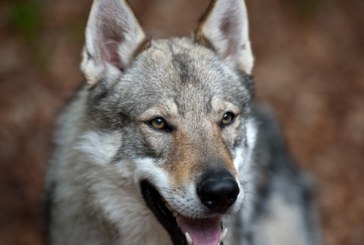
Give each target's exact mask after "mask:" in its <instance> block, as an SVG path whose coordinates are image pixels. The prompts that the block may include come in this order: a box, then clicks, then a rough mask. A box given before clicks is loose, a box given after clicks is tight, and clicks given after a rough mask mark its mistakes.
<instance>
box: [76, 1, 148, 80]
mask: <svg viewBox="0 0 364 245" xmlns="http://www.w3.org/2000/svg"><path fill="white" fill-rule="evenodd" d="M144 41H145V34H144V32H143V30H142V28H141V27H140V25H139V23H138V20H137V19H136V17H135V15H134V14H133V12H132V10H131V9H130V6H129V5H128V3H127V2H126V0H94V2H93V5H92V8H91V13H90V16H89V19H88V23H87V27H86V44H85V47H84V52H83V60H82V63H81V70H82V71H83V73H84V75H85V77H86V79H87V82H88V83H89V84H91V85H93V84H95V83H97V82H98V81H99V80H102V79H105V76H106V77H115V76H118V75H120V74H121V72H122V71H123V70H124V69H125V68H126V67H127V66H128V65H129V63H130V62H131V59H132V58H133V55H134V52H135V51H136V50H137V49H138V48H139V46H140V45H141V44H143V42H144Z"/></svg>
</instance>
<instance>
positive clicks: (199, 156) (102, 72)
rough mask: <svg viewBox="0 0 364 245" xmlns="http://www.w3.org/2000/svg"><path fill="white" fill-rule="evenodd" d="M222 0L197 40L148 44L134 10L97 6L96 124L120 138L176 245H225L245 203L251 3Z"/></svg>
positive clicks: (88, 57) (92, 66)
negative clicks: (229, 225)
mask: <svg viewBox="0 0 364 245" xmlns="http://www.w3.org/2000/svg"><path fill="white" fill-rule="evenodd" d="M221 2H223V1H216V2H214V3H213V7H212V8H210V12H209V14H208V15H206V17H205V19H204V20H203V22H202V24H201V25H200V26H199V28H198V31H197V33H196V38H195V39H194V40H190V39H186V38H178V39H177V38H175V39H168V40H155V41H154V40H153V41H148V40H146V39H145V35H144V33H143V31H142V30H141V29H140V27H139V25H138V23H137V21H136V19H135V17H134V15H132V12H131V11H130V9H129V7H128V5H127V4H126V3H125V2H124V1H117V0H114V1H113V0H104V1H95V3H94V6H93V9H92V12H91V16H90V20H89V24H88V29H87V32H86V33H87V36H86V46H85V51H84V60H83V63H82V69H83V71H84V74H85V76H86V78H87V79H88V82H89V83H90V88H89V99H88V106H89V107H88V108H89V112H88V115H89V120H90V121H91V122H92V124H93V125H97V127H98V128H102V129H103V130H105V131H112V132H115V131H117V132H119V133H120V135H121V140H120V141H121V143H120V145H119V146H118V147H117V150H116V154H115V156H114V157H113V158H112V163H110V164H116V165H120V168H122V165H123V164H124V162H125V161H127V162H131V163H132V166H133V167H132V168H133V170H132V172H133V176H132V178H133V180H134V183H135V184H136V185H138V186H139V187H140V190H141V194H142V196H143V198H144V200H145V204H146V205H147V206H148V208H149V209H150V210H151V212H153V214H154V215H155V217H156V218H157V219H158V221H159V222H160V223H161V224H162V226H163V227H164V228H165V229H166V230H167V231H168V232H169V235H170V237H171V239H172V240H173V242H174V243H175V244H186V242H188V243H193V244H195V245H198V244H218V243H219V242H220V241H221V240H222V239H223V236H224V235H225V234H224V233H226V230H224V229H223V227H222V217H223V215H227V214H233V213H236V212H237V211H238V210H239V209H240V208H241V206H242V202H243V199H244V191H245V190H244V181H245V180H244V174H246V173H244V169H248V168H249V166H248V165H249V162H250V159H249V155H250V153H251V151H252V149H253V145H254V128H252V123H251V121H250V120H251V119H250V115H249V102H250V99H251V96H252V95H251V91H250V87H251V81H250V76H249V75H248V74H250V72H251V67H252V60H253V58H252V55H251V50H250V43H249V40H248V39H247V33H246V32H247V24H246V12H245V6H244V3H243V2H241V1H232V0H231V1H226V2H224V3H221Z"/></svg>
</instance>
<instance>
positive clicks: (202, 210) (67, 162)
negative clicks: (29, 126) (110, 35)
mask: <svg viewBox="0 0 364 245" xmlns="http://www.w3.org/2000/svg"><path fill="white" fill-rule="evenodd" d="M100 1H105V3H106V4H107V1H110V2H113V1H116V0H96V1H95V4H96V3H97V4H100V3H99V2H100ZM232 1H234V0H232ZM121 2H122V3H123V4H124V1H121ZM123 4H121V5H122V6H124V5H123ZM95 9H96V7H95ZM95 11H96V10H94V12H95ZM124 11H125V12H126V13H127V14H131V13H130V11H129V10H128V9H126V10H125V9H124ZM125 19H129V20H131V21H134V18H125ZM131 26H135V27H136V28H139V27H138V24H137V23H133V24H132V25H131ZM244 26H245V25H244ZM88 31H89V32H91V33H92V25H89V26H88ZM138 32H140V30H139V29H138ZM141 36H142V35H141ZM121 41H122V40H121ZM210 41H211V42H212V43H213V41H214V40H210ZM245 41H246V40H245ZM88 42H90V43H92V40H91V39H90V38H89V39H88ZM133 45H134V46H133V48H135V44H133ZM115 47H117V46H115V45H113V49H115ZM92 48H93V49H94V50H93V52H97V47H92ZM123 48H125V47H123ZM85 53H88V50H87V47H86V50H85ZM114 55H115V54H114ZM86 58H87V61H85V60H84V61H83V71H84V72H85V73H87V74H85V75H86V77H88V78H90V77H92V78H90V79H91V80H92V81H91V82H90V81H88V83H86V84H85V85H84V86H83V87H82V88H81V89H80V90H79V91H78V93H77V94H76V95H75V97H74V99H73V101H72V102H71V103H70V104H69V105H68V106H67V107H66V108H65V110H64V111H63V113H62V115H61V116H60V118H59V121H58V130H57V132H56V135H55V143H56V149H55V152H54V154H53V157H52V160H51V163H50V168H49V174H48V179H47V190H48V192H47V193H48V197H49V201H48V207H49V209H48V216H47V217H48V235H49V237H48V241H49V244H52V245H61V244H68V245H76V244H77V245H79V244H88V245H101V244H108V245H110V244H115V245H120V244H138V245H139V244H172V243H171V240H170V237H169V235H168V234H167V232H166V230H164V228H163V227H162V226H161V225H160V224H159V223H158V221H157V219H156V218H155V216H154V215H153V213H152V212H151V211H150V210H149V209H148V207H147V206H146V204H145V202H144V200H143V198H142V195H141V193H140V185H139V184H140V181H142V180H145V179H147V180H148V181H150V182H151V183H152V184H153V185H155V186H156V188H157V189H158V191H159V192H160V193H161V195H162V196H163V197H164V199H165V200H166V201H167V202H168V203H169V206H170V207H171V208H173V209H174V210H175V211H176V212H178V213H180V214H182V215H185V216H187V217H190V218H205V217H211V216H213V215H216V214H214V213H211V212H210V211H209V210H207V208H206V207H204V206H203V205H202V204H201V203H200V202H199V201H198V198H196V195H195V194H194V191H193V190H194V188H195V185H196V181H197V180H198V179H199V178H200V176H201V175H202V174H203V173H204V171H205V170H206V169H219V168H224V169H229V170H230V171H231V172H232V174H234V177H235V178H236V179H237V181H238V183H239V188H240V193H239V196H238V198H237V200H236V202H235V203H234V204H233V205H232V206H231V207H230V208H229V210H227V211H226V213H224V217H223V220H224V225H225V226H226V227H228V228H229V232H228V235H227V237H226V239H224V244H225V245H226V244H246V245H248V244H252V245H253V244H254V245H260V244H265V245H274V244H283V245H284V244H302V245H311V244H312V245H313V244H318V242H319V240H318V235H317V234H318V233H317V220H316V219H317V216H316V211H315V207H314V202H313V199H312V186H311V184H310V181H309V180H308V178H306V177H305V175H304V174H303V173H302V172H301V171H300V170H299V169H298V168H297V167H296V166H295V164H294V161H293V160H292V158H291V156H290V155H289V153H288V152H287V149H286V146H285V144H284V142H283V140H282V137H281V133H280V132H279V129H278V127H277V126H276V123H275V120H274V119H273V117H272V116H271V115H270V113H269V112H267V111H266V110H265V109H262V108H261V107H259V106H256V105H255V104H254V102H253V93H252V83H251V77H250V76H249V75H247V72H246V71H244V70H242V68H241V67H242V66H241V65H240V64H237V65H236V66H234V65H232V64H231V60H229V62H227V61H226V60H224V57H221V56H220V55H219V53H218V52H215V51H213V50H211V49H209V48H206V47H204V46H202V45H200V44H199V43H197V42H196V41H195V40H191V39H188V38H171V39H166V40H164V39H163V40H152V41H151V43H150V46H149V47H148V48H146V49H145V50H143V51H142V52H141V53H140V54H138V55H137V57H135V58H134V59H132V60H131V61H129V58H130V57H128V62H127V63H125V62H124V63H123V61H124V60H121V62H122V63H123V65H126V66H125V67H123V69H122V70H118V69H117V67H115V66H113V64H112V62H113V61H114V60H110V63H107V62H108V61H106V63H102V62H101V63H100V61H98V60H92V59H93V58H92V57H86ZM120 58H122V57H120ZM112 59H114V57H112ZM247 60H251V59H250V58H249V59H247ZM90 62H91V63H90ZM244 62H247V61H246V60H244ZM89 63H90V64H92V66H90V64H89ZM245 64H246V63H245ZM250 65H252V64H249V65H248V67H250ZM85 67H86V68H85ZM90 67H91V68H92V67H96V68H95V69H96V70H97V75H95V76H94V73H93V72H91V68H90ZM227 111H233V112H236V114H237V115H238V116H237V118H236V120H235V121H234V122H233V123H232V124H231V125H229V126H227V127H226V128H220V127H219V126H217V125H219V123H220V121H221V117H222V115H223V113H225V112H227ZM157 116H158V117H163V118H165V119H166V120H167V121H168V122H169V123H170V124H171V127H173V132H172V133H170V132H167V133H166V132H160V131H158V130H155V129H152V128H150V125H148V122H149V121H150V120H151V119H153V118H155V117H157ZM179 133H180V134H181V135H183V137H182V139H176V137H177V136H176V135H178V134H179ZM176 142H177V143H176ZM186 149H187V150H186ZM181 152H182V153H183V152H188V156H186V155H183V154H182V153H181ZM179 154H180V155H179ZM185 158H187V160H186V159H185ZM190 158H191V159H192V160H189V159H190ZM230 162H231V163H233V164H234V166H231V164H230ZM229 164H230V165H229ZM185 165H186V166H185ZM187 166H190V167H191V168H193V171H192V172H190V173H192V174H190V175H189V176H187V177H186V176H184V177H183V178H184V179H183V180H182V181H180V182H178V181H177V179H178V178H177V177H173V176H174V175H176V176H177V175H178V174H179V173H178V172H175V169H183V170H185V169H184V168H188V167H187ZM232 168H234V169H232ZM171 178H176V180H175V181H176V183H178V184H171V183H172V182H173V181H171ZM174 185H177V187H175V186H174ZM191 190H192V191H191ZM277 212H278V213H277ZM280 212H282V213H280ZM286 214H287V217H285V216H286ZM291 222H293V223H291ZM280 227H282V228H283V229H285V228H286V227H290V228H292V230H290V233H289V234H287V233H285V232H286V230H279V228H280ZM293 234H294V235H295V237H292V236H291V235H293ZM297 240H298V241H299V242H297ZM295 242H297V243H295ZM196 245H198V244H196Z"/></svg>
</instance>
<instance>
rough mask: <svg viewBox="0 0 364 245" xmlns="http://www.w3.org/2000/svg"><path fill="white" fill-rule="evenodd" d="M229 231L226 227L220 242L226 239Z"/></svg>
mask: <svg viewBox="0 0 364 245" xmlns="http://www.w3.org/2000/svg"><path fill="white" fill-rule="evenodd" d="M227 232H228V229H227V228H224V231H223V232H222V233H221V236H220V240H219V243H220V242H222V241H223V240H224V238H225V237H226V234H227Z"/></svg>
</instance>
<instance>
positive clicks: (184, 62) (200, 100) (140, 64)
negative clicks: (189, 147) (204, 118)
mask: <svg viewBox="0 0 364 245" xmlns="http://www.w3.org/2000/svg"><path fill="white" fill-rule="evenodd" d="M120 91H124V92H123V95H125V96H126V97H129V100H133V101H135V100H141V102H143V103H142V104H143V105H144V106H143V108H140V110H141V111H143V110H144V109H147V108H150V107H151V106H153V105H156V104H163V103H166V101H173V103H174V104H176V105H177V107H178V110H179V111H180V112H182V111H194V110H195V109H196V108H195V107H196V106H198V107H199V109H200V110H203V111H209V110H210V109H211V108H210V106H211V102H212V100H213V98H216V97H224V98H222V99H227V100H231V101H236V102H237V103H239V104H240V103H241V101H242V97H244V94H245V92H246V91H245V88H244V87H243V86H242V82H241V78H240V77H239V75H238V74H237V73H236V72H235V71H234V70H233V69H231V68H229V67H228V66H227V65H226V64H224V63H223V62H222V61H221V60H220V59H219V58H218V57H217V55H216V54H215V53H214V52H213V51H211V50H209V49H207V48H204V47H202V46H200V45H198V44H196V43H194V42H192V41H191V40H189V39H184V38H180V39H169V40H157V41H153V42H152V45H151V47H150V48H149V49H147V50H145V51H144V52H142V53H141V54H140V55H139V56H138V57H137V59H136V60H135V63H134V65H133V66H132V67H131V69H130V70H129V72H128V75H127V76H126V77H124V79H123V80H122V83H121V84H120ZM126 91H127V92H126ZM228 97H230V99H229V98H228ZM139 105H140V104H139Z"/></svg>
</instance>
